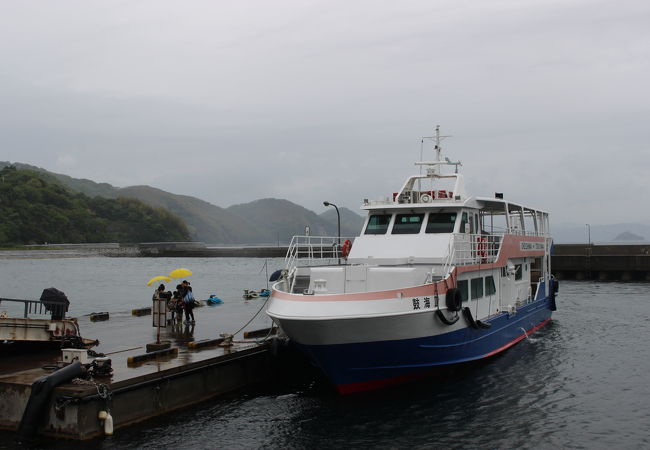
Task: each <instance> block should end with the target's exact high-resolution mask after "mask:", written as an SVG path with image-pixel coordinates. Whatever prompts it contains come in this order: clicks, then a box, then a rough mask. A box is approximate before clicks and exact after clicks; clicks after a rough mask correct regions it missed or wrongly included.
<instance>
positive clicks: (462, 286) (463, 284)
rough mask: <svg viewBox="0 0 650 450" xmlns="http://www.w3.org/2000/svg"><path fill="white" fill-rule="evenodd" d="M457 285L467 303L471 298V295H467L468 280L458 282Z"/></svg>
mask: <svg viewBox="0 0 650 450" xmlns="http://www.w3.org/2000/svg"><path fill="white" fill-rule="evenodd" d="M456 285H457V287H458V290H459V291H460V295H461V296H462V297H463V301H464V302H465V301H467V299H468V298H469V295H468V294H467V280H458V282H457V283H456Z"/></svg>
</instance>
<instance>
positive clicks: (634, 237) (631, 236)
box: [614, 231, 645, 241]
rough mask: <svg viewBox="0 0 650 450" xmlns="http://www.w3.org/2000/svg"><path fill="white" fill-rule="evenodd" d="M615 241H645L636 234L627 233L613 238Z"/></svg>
mask: <svg viewBox="0 0 650 450" xmlns="http://www.w3.org/2000/svg"><path fill="white" fill-rule="evenodd" d="M614 240H615V241H643V240H645V239H644V238H643V236H639V235H638V234H634V233H630V232H629V231H624V232H623V233H621V234H619V235H618V236H616V237H615V238H614Z"/></svg>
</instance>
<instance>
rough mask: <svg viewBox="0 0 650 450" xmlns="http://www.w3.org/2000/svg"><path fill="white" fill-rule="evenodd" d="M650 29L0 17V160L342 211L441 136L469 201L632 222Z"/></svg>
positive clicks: (334, 16)
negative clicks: (494, 197)
mask: <svg viewBox="0 0 650 450" xmlns="http://www.w3.org/2000/svg"><path fill="white" fill-rule="evenodd" d="M649 18H650V5H648V4H647V3H646V2H642V1H623V2H621V1H617V2H593V1H561V2H560V1H557V2H553V1H551V2H534V1H523V2H522V1H500V2H499V1H498V2H490V3H484V2H483V3H481V2H469V1H441V2H425V1H413V2H401V3H394V2H374V1H373V2H370V1H359V2H308V3H307V2H296V1H284V2H274V3H273V4H271V3H268V2H262V1H258V2H208V1H195V2H192V3H189V4H188V3H181V2H172V1H141V2H117V1H105V2H84V1H60V2H52V3H48V2H38V3H32V2H5V3H3V5H2V6H0V60H1V61H2V65H3V71H2V75H0V97H1V99H2V105H3V107H2V108H1V109H0V149H2V158H0V159H4V160H13V161H21V162H27V163H31V164H35V165H39V166H43V167H45V168H48V169H51V170H55V171H56V170H58V171H60V172H63V173H67V174H69V175H72V176H77V177H86V178H91V179H94V180H96V181H106V182H109V183H112V184H115V185H119V186H126V185H132V184H151V185H153V186H156V187H159V188H162V189H165V190H169V191H172V192H176V193H180V194H188V195H195V196H197V197H200V198H203V199H205V200H207V201H210V202H213V203H215V204H217V205H220V206H228V205H230V204H234V203H242V202H247V201H250V200H253V199H257V198H262V197H282V198H287V199H289V200H292V201H295V202H297V203H300V204H302V205H304V206H305V207H308V208H311V209H315V210H318V209H320V208H322V207H321V202H322V201H323V200H324V199H329V200H330V201H334V202H338V204H340V205H345V206H348V207H350V208H353V209H354V208H356V207H357V206H358V205H359V204H360V202H361V200H362V199H363V198H375V197H379V196H383V195H388V194H389V193H390V192H393V191H394V190H396V189H397V188H398V187H399V186H400V185H401V183H402V181H403V178H405V177H406V176H407V175H409V174H410V173H414V172H415V171H416V168H415V167H414V166H413V165H412V164H413V161H415V160H416V159H417V158H418V157H419V152H420V141H419V136H422V135H429V134H431V133H432V129H433V127H434V125H435V124H436V123H440V124H441V125H442V126H443V131H444V132H446V133H449V134H452V135H453V136H454V137H453V138H451V139H449V140H447V141H446V142H445V145H446V150H447V153H448V154H449V155H450V156H452V157H454V158H459V159H461V160H463V162H464V163H465V166H464V168H463V171H464V172H465V173H466V175H467V177H468V187H469V189H470V190H471V192H473V193H475V194H477V195H489V194H490V193H492V192H494V191H504V192H506V195H507V196H508V197H509V198H512V199H515V200H518V201H523V202H528V203H530V204H532V205H533V206H538V207H541V208H544V209H546V210H549V211H550V212H551V213H552V214H553V216H552V217H553V220H554V221H555V222H576V223H583V222H592V223H612V222H622V221H632V220H636V221H644V222H649V221H650V213H648V212H646V211H644V210H639V209H638V208H637V207H635V205H636V203H637V200H638V199H639V198H643V197H646V196H647V195H648V194H649V192H648V186H647V184H646V182H645V174H646V173H648V170H649V169H650V167H649V166H650V159H649V158H648V152H649V149H648V144H647V143H648V142H649V141H650V139H649V138H650V136H649V134H650V131H649V130H648V127H647V124H646V122H647V120H646V118H647V117H648V105H650V102H649V100H650V98H649V96H650V95H649V92H648V88H647V87H646V85H647V82H646V79H647V78H648V75H649V69H650V61H649V59H648V56H647V55H648V54H650V52H649V51H648V50H650V49H648V46H649V44H648V43H649V42H650V39H649V38H650V29H649V28H648V27H647V23H649V22H648V19H649ZM603 211H607V212H608V214H607V215H604V214H603Z"/></svg>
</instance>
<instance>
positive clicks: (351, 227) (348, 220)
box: [320, 207, 365, 237]
mask: <svg viewBox="0 0 650 450" xmlns="http://www.w3.org/2000/svg"><path fill="white" fill-rule="evenodd" d="M339 213H340V214H341V236H346V237H350V236H358V235H359V233H360V232H361V227H362V226H363V222H364V221H365V219H364V218H363V217H362V216H360V215H359V214H357V213H355V212H354V211H352V210H350V209H348V208H345V207H341V208H339ZM320 217H321V218H322V219H324V220H325V221H326V222H329V223H330V224H332V225H333V226H335V227H336V226H337V220H336V219H337V217H336V210H335V209H334V208H331V207H330V208H328V209H327V211H325V212H324V213H322V214H320Z"/></svg>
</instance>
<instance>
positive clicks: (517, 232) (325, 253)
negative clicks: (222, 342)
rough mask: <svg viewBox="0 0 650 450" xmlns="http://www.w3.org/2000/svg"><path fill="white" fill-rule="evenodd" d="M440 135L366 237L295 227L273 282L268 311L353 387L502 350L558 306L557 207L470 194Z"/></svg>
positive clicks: (380, 206) (342, 385)
mask: <svg viewBox="0 0 650 450" xmlns="http://www.w3.org/2000/svg"><path fill="white" fill-rule="evenodd" d="M440 143H441V136H440V130H439V128H436V136H435V147H434V149H435V159H434V160H432V161H418V162H416V165H417V166H419V167H420V173H419V174H417V175H413V176H410V177H409V178H408V179H407V180H406V182H405V183H404V185H403V186H402V188H401V189H400V190H399V191H397V192H395V193H393V194H392V195H391V196H388V197H384V198H381V199H379V200H375V201H369V200H364V202H363V206H362V209H363V210H365V211H367V217H366V219H365V223H364V225H363V228H362V231H361V234H360V235H359V236H357V237H355V238H348V239H346V238H340V237H338V236H337V237H314V236H296V237H294V238H293V240H292V242H291V245H290V247H289V250H288V253H287V258H286V267H285V268H284V269H283V270H282V271H279V272H278V276H277V278H276V280H275V283H274V284H273V287H272V290H271V295H270V298H269V303H268V307H267V314H268V315H269V316H270V317H271V318H272V319H273V321H274V322H275V323H277V324H278V325H279V326H280V328H281V330H282V331H283V332H284V333H285V334H286V335H287V336H288V338H289V339H290V341H291V342H292V343H293V344H295V345H297V346H298V347H299V348H300V349H301V350H303V351H304V352H305V353H306V354H307V355H308V357H309V358H310V360H311V361H312V362H313V364H315V365H316V366H317V367H319V368H320V369H321V370H322V371H323V372H324V374H325V375H326V376H327V378H328V379H329V380H331V382H332V383H333V384H334V385H335V386H336V388H337V389H338V391H339V392H340V393H342V394H348V393H353V392H357V391H364V390H371V389H376V388H381V387H385V386H388V385H392V384H396V383H401V382H405V381H408V380H411V379H415V378H420V377H422V376H424V375H427V374H429V373H432V372H435V371H436V370H437V369H439V368H441V367H445V366H450V365H457V364H463V363H467V362H470V361H475V360H480V359H483V358H488V357H490V356H493V355H496V354H498V353H500V352H502V351H504V350H506V349H508V348H509V347H511V346H513V345H514V344H516V343H517V342H519V341H521V340H522V339H524V338H526V336H527V335H529V334H530V333H533V332H534V331H536V330H538V329H539V328H541V327H543V326H544V325H546V324H547V323H548V322H549V321H550V320H551V314H552V311H554V310H555V309H556V305H555V296H556V292H557V286H558V285H557V282H556V280H554V278H553V276H552V275H551V257H550V251H551V246H552V239H551V236H550V234H549V217H548V213H547V212H545V211H541V210H539V209H535V208H531V207H528V206H525V205H523V204H520V203H515V202H512V201H509V200H508V199H506V198H504V196H503V195H502V194H498V193H497V194H495V195H494V197H474V196H471V195H469V194H467V193H466V192H465V187H464V179H463V176H462V174H461V173H459V166H461V165H462V164H461V163H460V162H459V161H451V160H450V159H449V158H444V159H443V158H442V155H441V146H440ZM420 159H422V158H420ZM341 242H343V243H341Z"/></svg>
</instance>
